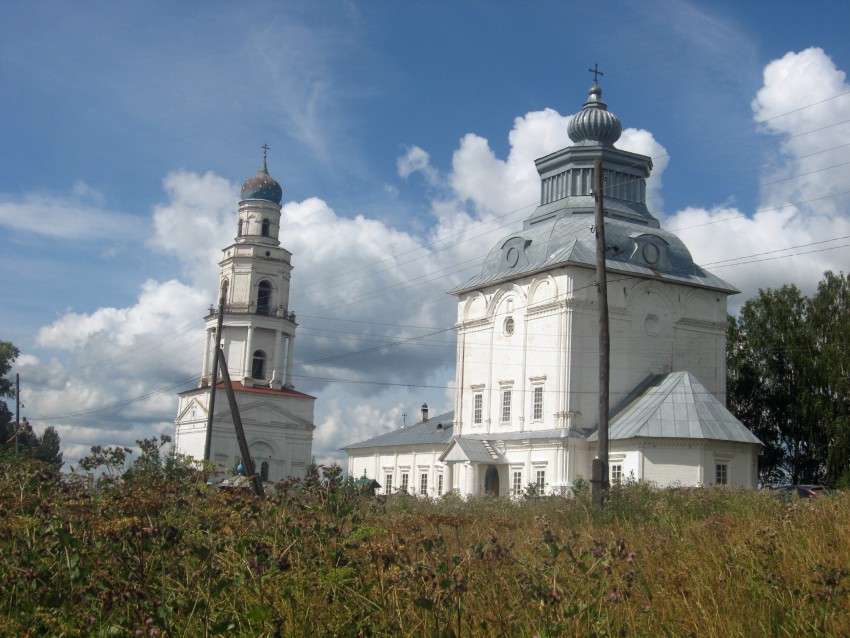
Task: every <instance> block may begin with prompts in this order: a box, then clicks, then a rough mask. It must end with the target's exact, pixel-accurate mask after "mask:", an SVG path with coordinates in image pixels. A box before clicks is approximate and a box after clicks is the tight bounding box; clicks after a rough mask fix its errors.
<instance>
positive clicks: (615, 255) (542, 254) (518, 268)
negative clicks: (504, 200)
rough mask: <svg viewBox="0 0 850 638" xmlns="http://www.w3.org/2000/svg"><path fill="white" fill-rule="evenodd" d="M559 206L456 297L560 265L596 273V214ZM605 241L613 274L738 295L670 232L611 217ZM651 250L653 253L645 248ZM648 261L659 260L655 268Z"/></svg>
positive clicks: (496, 250)
mask: <svg viewBox="0 0 850 638" xmlns="http://www.w3.org/2000/svg"><path fill="white" fill-rule="evenodd" d="M569 199H571V198H566V200H569ZM573 199H575V198H573ZM557 205H558V207H559V209H558V210H553V211H552V213H551V216H550V217H547V216H544V219H541V220H540V221H535V222H534V223H533V224H532V225H528V224H527V225H526V227H525V228H523V229H522V230H521V231H519V232H516V233H514V234H512V235H509V236H508V237H506V238H505V239H503V240H501V241H500V242H499V243H498V244H496V245H495V246H494V247H493V249H492V250H491V251H490V253H489V254H488V255H487V258H486V259H485V260H484V264H483V266H482V268H481V272H480V273H478V274H477V275H475V276H474V277H472V278H470V279H469V280H467V281H466V282H464V283H463V284H462V285H460V286H459V287H457V288H456V289H454V290H452V291H451V292H452V293H453V294H460V293H462V292H465V291H468V290H475V289H477V288H481V287H482V286H485V285H492V284H496V283H499V282H503V281H510V280H511V279H516V278H518V277H522V276H525V275H529V274H532V273H536V272H542V271H546V270H551V269H552V268H556V267H559V266H566V265H571V264H572V265H580V266H587V267H591V268H595V267H596V237H595V235H594V233H593V232H591V227H592V225H593V215H592V214H589V213H590V211H587V213H579V212H574V211H573V210H571V208H572V207H571V206H570V204H569V202H567V201H565V200H561V202H559V203H557ZM535 217H539V216H535ZM532 219H533V218H532ZM529 221H531V220H529ZM605 242H606V244H608V245H609V246H611V248H612V250H610V251H609V252H608V254H607V258H606V260H605V264H606V267H607V269H608V271H609V272H627V273H630V274H633V275H636V276H643V277H648V278H652V279H659V280H664V281H670V282H675V283H682V284H686V285H691V286H699V287H703V288H710V289H714V290H721V291H723V292H726V293H736V292H738V291H737V290H735V289H734V288H733V287H732V286H730V285H729V284H728V283H726V282H725V281H723V280H722V279H721V278H720V277H717V276H715V275H712V274H711V273H710V272H708V271H707V270H705V269H703V268H701V267H699V266H698V265H696V264H695V263H694V261H693V258H692V257H691V253H690V252H689V251H688V249H687V247H686V246H685V244H684V243H683V242H682V240H681V239H679V238H678V237H676V235H674V234H673V233H671V232H668V231H665V230H661V229H660V228H653V227H652V226H646V225H642V224H637V223H632V222H629V221H624V220H620V219H615V218H612V217H606V218H605ZM647 245H652V246H653V247H654V248H652V249H646V248H645V247H646V246H647ZM647 256H649V257H650V258H651V259H654V260H655V261H653V262H652V263H650V262H649V261H647Z"/></svg>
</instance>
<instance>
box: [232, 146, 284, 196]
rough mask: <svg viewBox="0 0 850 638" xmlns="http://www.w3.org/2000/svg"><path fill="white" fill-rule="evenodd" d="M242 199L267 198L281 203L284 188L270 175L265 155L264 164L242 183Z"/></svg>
mask: <svg viewBox="0 0 850 638" xmlns="http://www.w3.org/2000/svg"><path fill="white" fill-rule="evenodd" d="M242 199H243V200H244V199H265V200H266V201H269V202H274V203H275V204H280V200H281V199H283V189H282V188H281V187H280V184H278V183H277V181H276V180H275V179H274V178H273V177H272V176H271V175H269V170H268V169H267V168H266V158H265V157H264V158H263V166H262V167H261V168H260V170H259V172H258V173H257V174H256V175H254V177H252V178H251V179H249V180H248V181H247V182H245V183H244V184H242Z"/></svg>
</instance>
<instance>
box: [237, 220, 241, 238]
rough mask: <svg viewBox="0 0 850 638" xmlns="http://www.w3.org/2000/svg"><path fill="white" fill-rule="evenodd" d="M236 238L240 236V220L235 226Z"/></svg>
mask: <svg viewBox="0 0 850 638" xmlns="http://www.w3.org/2000/svg"><path fill="white" fill-rule="evenodd" d="M236 236H237V237H241V236H242V220H241V219H240V220H239V223H238V224H236Z"/></svg>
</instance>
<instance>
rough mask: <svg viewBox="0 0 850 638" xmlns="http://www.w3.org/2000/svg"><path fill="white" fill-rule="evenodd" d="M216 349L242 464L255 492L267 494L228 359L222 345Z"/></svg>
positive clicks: (262, 494) (259, 494)
mask: <svg viewBox="0 0 850 638" xmlns="http://www.w3.org/2000/svg"><path fill="white" fill-rule="evenodd" d="M216 349H217V350H218V351H219V352H218V356H219V360H220V361H221V375H222V376H223V377H224V389H225V391H226V392H227V401H228V403H230V416H231V417H232V418H233V426H234V427H235V428H236V441H237V442H238V443H239V454H241V455H242V466H243V467H244V468H245V476H247V477H249V478H250V479H251V485H252V486H253V488H254V494H256V495H257V496H265V493H264V491H263V482H262V481H261V480H260V477H259V475H258V474H257V473H256V472H254V461H253V459H251V451H250V450H249V449H248V440H247V439H246V438H245V429H244V428H243V427H242V417H240V416H239V406H238V405H237V404H236V393H235V392H234V391H233V384H232V383H231V382H230V372H229V371H228V370H227V361H225V359H224V352H222V351H221V346H216Z"/></svg>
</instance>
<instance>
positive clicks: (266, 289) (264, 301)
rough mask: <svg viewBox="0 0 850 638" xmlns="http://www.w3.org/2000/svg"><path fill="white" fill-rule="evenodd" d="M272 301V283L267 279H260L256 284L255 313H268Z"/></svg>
mask: <svg viewBox="0 0 850 638" xmlns="http://www.w3.org/2000/svg"><path fill="white" fill-rule="evenodd" d="M271 302H272V285H271V284H270V283H269V282H267V281H261V282H260V285H259V286H257V314H258V315H267V314H269V307H270V306H271Z"/></svg>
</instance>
